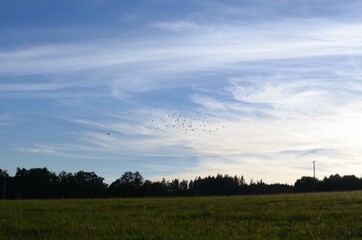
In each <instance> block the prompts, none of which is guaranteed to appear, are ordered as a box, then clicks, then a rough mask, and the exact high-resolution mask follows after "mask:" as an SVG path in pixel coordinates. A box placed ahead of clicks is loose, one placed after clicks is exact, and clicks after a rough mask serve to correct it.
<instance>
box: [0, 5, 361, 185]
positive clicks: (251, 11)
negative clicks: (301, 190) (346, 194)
mask: <svg viewBox="0 0 362 240" xmlns="http://www.w3.org/2000/svg"><path fill="white" fill-rule="evenodd" d="M361 11H362V2H361V1H354V0H351V1H335V0H332V1H325V0H295V1H287V0H276V1H267V0H265V1H262V0H243V1H234V0H223V1H216V0H215V1H208V0H183V1H180V0H123V1H116V0H64V1H55V0H39V1H20V0H2V1H1V2H0V36H1V37H0V168H1V169H5V170H7V171H8V172H9V174H10V175H14V174H15V172H16V168H17V167H20V168H35V167H47V168H48V169H49V170H50V171H54V172H56V173H59V172H60V171H62V170H65V171H67V172H76V171H79V170H84V171H94V172H95V173H97V174H98V175H100V176H102V177H104V178H105V181H106V182H108V183H111V182H112V181H114V180H115V179H117V178H118V177H120V176H121V175H122V173H123V172H125V171H139V172H140V173H141V174H142V175H143V176H144V177H145V178H146V179H151V180H161V179H162V178H166V179H168V180H171V179H174V178H179V179H194V178H195V177H197V176H201V177H206V176H209V175H216V174H218V173H219V174H229V175H232V176H233V175H238V176H241V175H243V176H244V178H245V179H246V180H247V181H249V180H251V179H253V180H254V181H256V180H260V179H262V180H263V181H264V182H267V183H288V184H293V183H294V182H295V181H296V179H298V178H300V177H301V176H312V175H313V165H312V162H313V161H316V177H318V178H320V179H321V178H323V177H324V176H329V175H331V174H336V173H338V174H340V175H350V174H353V175H356V176H357V177H361V176H362V171H361V169H362V161H361V160H362V145H361V144H362V126H361V123H362V16H361V14H360V13H361ZM180 122H182V123H183V125H180Z"/></svg>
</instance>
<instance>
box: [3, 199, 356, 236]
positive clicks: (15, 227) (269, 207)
mask: <svg viewBox="0 0 362 240" xmlns="http://www.w3.org/2000/svg"><path fill="white" fill-rule="evenodd" d="M361 223H362V192H344V193H322V194H295V195H294V194H290V195H274V196H248V197H243V196H241V197H200V198H145V199H104V200H103V199H102V200H29V201H26V200H20V201H0V239H308V240H309V239H362V224H361Z"/></svg>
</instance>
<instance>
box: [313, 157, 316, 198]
mask: <svg viewBox="0 0 362 240" xmlns="http://www.w3.org/2000/svg"><path fill="white" fill-rule="evenodd" d="M315 182H316V179H315V161H313V189H314V192H315Z"/></svg>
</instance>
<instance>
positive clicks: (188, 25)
mask: <svg viewBox="0 0 362 240" xmlns="http://www.w3.org/2000/svg"><path fill="white" fill-rule="evenodd" d="M151 26H152V27H155V28H161V29H165V30H169V31H175V32H178V31H195V30H198V29H200V26H198V25H197V24H195V23H193V22H184V21H173V22H156V23H153V24H151Z"/></svg>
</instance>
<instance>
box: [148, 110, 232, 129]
mask: <svg viewBox="0 0 362 240" xmlns="http://www.w3.org/2000/svg"><path fill="white" fill-rule="evenodd" d="M151 123H152V127H150V130H152V129H153V130H172V131H175V132H178V133H193V132H203V133H212V132H215V131H216V132H217V131H220V130H221V129H223V128H226V126H220V127H210V124H209V121H208V119H207V118H206V117H205V116H202V115H201V114H200V113H196V114H195V115H191V116H187V115H182V114H176V113H173V114H166V115H163V116H162V117H161V118H159V119H152V122H151Z"/></svg>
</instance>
